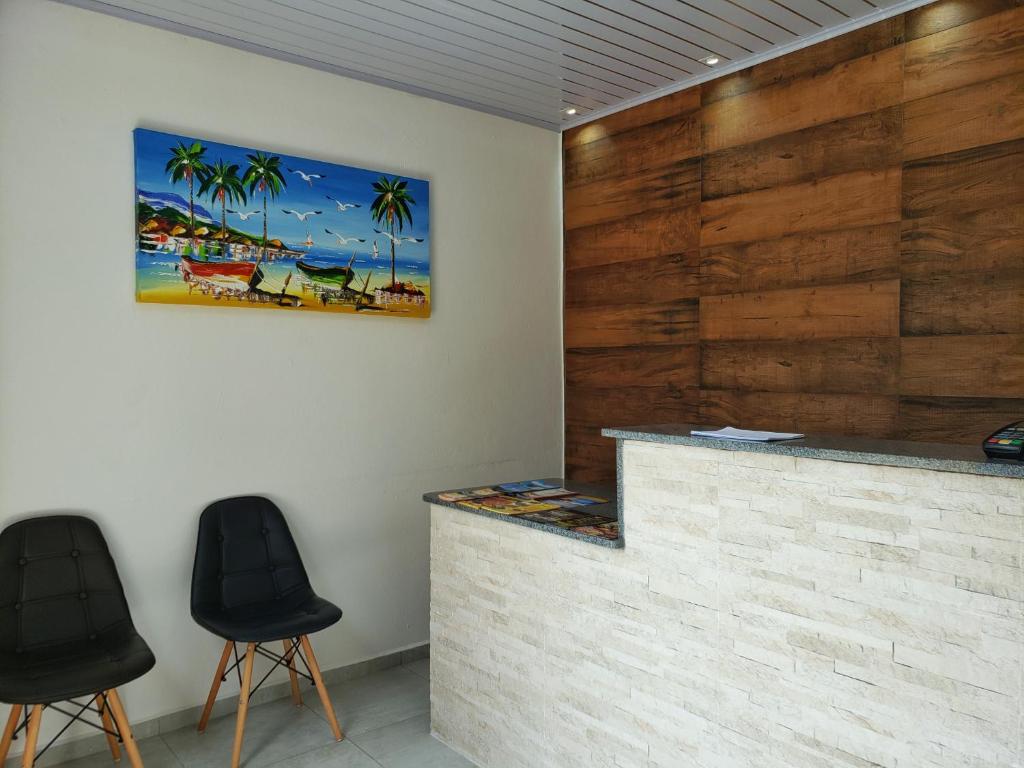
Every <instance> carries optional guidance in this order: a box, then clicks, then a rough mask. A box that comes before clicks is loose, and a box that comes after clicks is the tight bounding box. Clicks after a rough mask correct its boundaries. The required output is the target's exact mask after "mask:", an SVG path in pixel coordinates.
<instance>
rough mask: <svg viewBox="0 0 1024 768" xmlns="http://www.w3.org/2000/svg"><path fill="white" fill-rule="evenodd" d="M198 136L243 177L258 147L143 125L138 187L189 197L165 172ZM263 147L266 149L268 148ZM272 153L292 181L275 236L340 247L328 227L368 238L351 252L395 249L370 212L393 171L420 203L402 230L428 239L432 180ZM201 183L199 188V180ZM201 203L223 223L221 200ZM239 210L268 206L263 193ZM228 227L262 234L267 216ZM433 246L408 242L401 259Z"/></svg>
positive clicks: (209, 157)
mask: <svg viewBox="0 0 1024 768" xmlns="http://www.w3.org/2000/svg"><path fill="white" fill-rule="evenodd" d="M197 140H198V141H199V142H200V143H201V144H202V145H203V146H204V147H206V148H207V149H206V154H205V155H204V156H203V159H204V160H206V161H207V162H208V163H210V164H212V163H215V162H216V161H217V160H220V159H223V160H224V162H226V163H228V164H231V163H235V164H237V165H238V166H239V170H238V175H239V176H242V175H243V174H244V173H245V169H246V167H247V166H248V161H247V159H246V155H248V154H250V153H252V152H253V151H254V149H249V148H245V147H235V146H231V145H229V144H220V143H217V142H214V141H206V140H205V139H202V138H197V137H195V138H194V137H190V136H179V135H177V134H170V133H160V132H158V131H150V130H145V129H141V128H140V129H136V131H135V185H136V187H137V189H138V190H145V191H147V192H162V193H167V192H173V193H175V194H177V195H180V196H181V197H183V198H184V199H185V200H188V185H187V184H186V183H185V182H184V181H181V182H178V183H177V184H172V183H171V180H170V176H169V174H167V173H165V172H164V166H165V165H166V164H167V160H168V159H169V157H170V150H171V148H172V147H174V146H176V145H177V143H178V142H179V141H181V142H184V143H185V144H186V145H190V144H192V142H193V141H197ZM263 151H265V152H266V150H263ZM268 154H271V155H277V156H278V157H280V158H281V165H282V172H283V174H284V177H285V181H286V182H287V184H288V186H287V187H285V189H284V190H283V191H282V193H281V194H280V195H278V197H277V199H276V200H273V201H269V200H268V204H267V207H268V211H269V213H268V219H267V221H268V227H269V236H270V237H271V238H278V239H280V240H282V241H283V242H284V243H285V244H287V245H293V246H294V245H297V244H299V243H301V242H302V241H304V240H305V239H306V233H307V231H308V232H309V233H310V234H311V235H312V237H313V240H314V242H315V243H316V245H317V246H319V247H322V248H332V249H333V248H336V247H339V246H338V243H337V240H336V239H335V238H334V237H333V236H332V235H329V234H327V233H326V232H324V229H325V228H327V229H330V230H332V231H334V232H337V233H338V234H340V235H343V236H345V237H361V238H365V239H366V243H352V244H350V245H348V246H347V247H345V248H343V249H342V250H351V249H352V248H353V247H354V246H357V247H358V249H359V251H360V252H365V251H368V250H369V248H370V245H371V243H372V242H373V241H374V239H376V240H377V244H378V247H379V248H380V251H381V253H382V254H385V253H390V247H389V243H388V239H387V238H386V237H384V236H382V235H378V234H376V233H374V231H373V228H374V226H376V225H375V224H374V222H373V219H372V217H371V215H370V204H371V203H372V202H373V199H374V197H376V194H375V193H374V191H373V188H372V186H371V185H372V184H373V182H375V181H376V180H377V179H379V178H380V177H381V176H382V175H387V176H388V177H389V178H390V177H394V176H398V177H399V178H401V179H403V180H405V181H408V182H409V187H408V190H409V193H410V194H411V195H412V197H413V199H414V200H415V201H416V205H413V206H410V209H411V211H412V217H413V222H412V226H411V227H410V226H409V225H408V224H407V225H406V226H405V229H404V230H403V231H402V233H401V234H402V235H411V236H413V237H418V238H426V237H427V228H428V226H429V216H428V208H429V203H430V200H429V188H428V184H427V182H426V181H423V180H420V179H411V178H408V177H406V176H401V175H400V174H384V173H382V172H380V171H371V170H366V169H362V168H353V167H351V166H346V165H335V164H333V163H326V162H321V161H318V160H310V159H307V158H301V157H295V156H293V155H286V154H284V153H281V152H268ZM287 168H291V169H292V170H301V171H303V172H304V173H318V174H321V175H322V176H323V177H324V178H322V179H314V180H313V182H312V186H310V185H309V184H308V183H307V182H305V181H303V180H302V177H301V176H299V175H298V174H297V173H289V172H288V171H287V170H286V169H287ZM195 187H196V192H198V190H199V183H198V182H196V185H195ZM246 192H248V190H246ZM327 195H330V196H331V197H333V198H335V199H337V200H340V201H342V202H344V203H358V204H359V205H361V206H362V207H360V208H349V209H348V210H346V211H345V212H340V211H339V210H338V208H337V206H336V205H335V203H334V202H332V201H331V200H328V199H327V197H326V196H327ZM196 202H197V203H198V204H200V205H201V206H202V207H203V208H205V209H206V210H208V211H209V212H210V213H211V214H212V215H213V216H214V218H215V219H216V220H217V221H219V220H220V213H221V209H220V205H219V204H214V203H213V201H211V200H210V199H209V198H203V199H202V200H199V199H197V200H196ZM229 207H233V206H229ZM234 208H235V209H236V210H241V211H244V212H249V211H257V210H262V194H260V193H256V195H255V197H252V196H250V198H249V201H248V202H247V203H246V204H244V205H241V206H240V207H238V206H234ZM283 208H288V209H291V210H295V211H300V212H305V211H313V210H316V211H323V213H322V214H321V215H319V216H311V217H309V218H308V219H307V220H306V222H305V223H303V222H301V221H299V220H298V219H297V218H296V217H295V216H292V215H290V214H286V213H283V212H282V209H283ZM228 225H229V226H231V227H234V228H236V229H239V230H242V231H245V232H250V233H253V234H256V235H259V234H260V233H261V232H262V229H263V216H262V213H260V214H259V215H256V216H252V217H250V218H249V219H248V221H242V220H241V219H240V218H239V217H238V216H235V215H232V214H230V213H229V214H228ZM429 248H430V241H429V240H425V241H424V242H423V243H411V242H406V243H402V245H401V246H400V247H399V249H398V252H399V255H400V256H401V257H403V258H406V259H409V258H412V259H415V260H417V261H420V260H422V261H427V260H428V259H429V256H428V254H429Z"/></svg>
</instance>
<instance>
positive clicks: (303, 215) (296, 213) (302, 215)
mask: <svg viewBox="0 0 1024 768" xmlns="http://www.w3.org/2000/svg"><path fill="white" fill-rule="evenodd" d="M281 212H282V213H290V214H291V215H292V216H294V217H295V218H297V219H298V220H299V221H305V220H306V219H308V218H309V217H310V216H319V215H320V214H321V213H323V211H301V212H300V211H292V210H289V209H288V208H282V209H281Z"/></svg>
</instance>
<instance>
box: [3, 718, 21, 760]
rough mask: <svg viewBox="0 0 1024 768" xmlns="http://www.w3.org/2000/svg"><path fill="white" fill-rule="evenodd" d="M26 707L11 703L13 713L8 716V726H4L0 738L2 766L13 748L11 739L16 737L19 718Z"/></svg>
mask: <svg viewBox="0 0 1024 768" xmlns="http://www.w3.org/2000/svg"><path fill="white" fill-rule="evenodd" d="M23 709H24V707H23V706H22V705H21V704H12V705H11V714H10V716H9V717H8V718H7V727H6V728H4V735H3V738H0V766H2V765H3V764H4V761H5V760H6V759H7V753H8V752H9V751H10V749H11V741H12V740H13V739H14V732H15V731H16V730H18V718H19V717H21V712H22V710H23Z"/></svg>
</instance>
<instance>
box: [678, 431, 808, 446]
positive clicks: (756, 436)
mask: <svg viewBox="0 0 1024 768" xmlns="http://www.w3.org/2000/svg"><path fill="white" fill-rule="evenodd" d="M690 434H691V435H693V436H694V437H710V438H713V439H715V440H743V441H746V442H748V443H772V442H776V441H779V440H799V439H800V438H801V437H803V436H804V435H803V433H800V432H755V431H753V430H749V429H736V428H735V427H725V428H724V429H715V430H700V429H694V430H691V431H690Z"/></svg>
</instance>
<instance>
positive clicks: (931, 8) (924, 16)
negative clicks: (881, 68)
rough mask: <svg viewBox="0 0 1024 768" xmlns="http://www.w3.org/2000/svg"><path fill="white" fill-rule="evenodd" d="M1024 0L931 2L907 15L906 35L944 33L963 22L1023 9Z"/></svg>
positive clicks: (916, 35) (908, 37)
mask: <svg viewBox="0 0 1024 768" xmlns="http://www.w3.org/2000/svg"><path fill="white" fill-rule="evenodd" d="M1021 4H1022V0H971V2H969V3H931V4H930V5H926V6H923V7H921V8H915V9H914V10H912V11H910V12H908V13H907V14H906V23H905V25H904V36H905V37H906V39H907V40H917V39H918V38H921V37H927V36H928V35H934V34H936V33H938V32H944V31H946V30H947V29H952V28H953V27H959V26H961V25H962V24H969V23H970V22H972V21H977V20H978V19H983V18H985V17H986V16H992V15H994V14H996V13H1001V12H1002V11H1008V10H1011V9H1013V8H1019V7H1020V6H1021Z"/></svg>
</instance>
